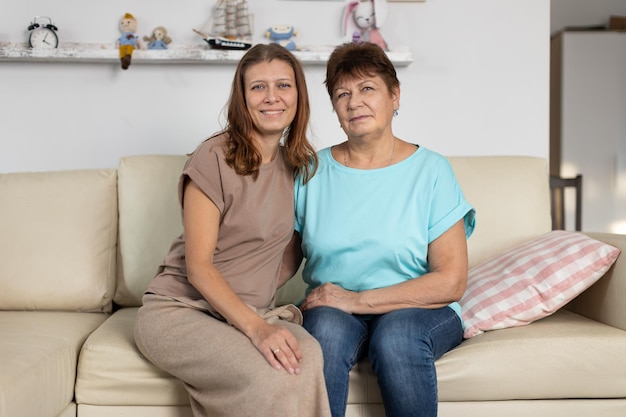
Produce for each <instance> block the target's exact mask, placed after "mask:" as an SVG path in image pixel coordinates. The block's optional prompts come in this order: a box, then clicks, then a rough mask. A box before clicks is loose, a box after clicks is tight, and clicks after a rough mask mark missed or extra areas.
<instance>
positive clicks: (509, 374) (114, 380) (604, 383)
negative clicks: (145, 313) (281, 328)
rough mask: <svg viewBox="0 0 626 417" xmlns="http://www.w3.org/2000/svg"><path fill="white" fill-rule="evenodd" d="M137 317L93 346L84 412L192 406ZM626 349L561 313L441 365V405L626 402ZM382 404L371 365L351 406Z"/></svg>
mask: <svg viewBox="0 0 626 417" xmlns="http://www.w3.org/2000/svg"><path fill="white" fill-rule="evenodd" d="M136 311H137V309H136V308H124V309H122V310H120V311H118V312H116V313H115V314H113V316H111V318H110V319H109V320H107V321H106V322H105V323H104V324H103V325H102V326H101V327H100V328H98V329H97V330H96V331H95V332H93V333H92V334H91V336H90V337H89V339H88V340H87V341H86V342H85V345H84V347H83V349H82V352H81V355H80V361H79V365H78V377H77V383H76V402H77V404H79V409H80V406H81V405H82V404H91V405H100V406H131V405H146V404H150V405H170V406H174V405H186V404H188V403H189V400H188V398H187V394H186V392H185V390H184V388H183V386H182V384H181V383H180V382H179V381H178V380H176V379H175V378H173V377H171V376H170V375H169V374H167V373H165V372H163V371H161V370H160V369H158V368H157V367H155V366H154V365H152V364H151V363H150V362H148V361H147V360H146V359H145V358H144V357H143V356H142V355H141V353H139V351H138V350H137V348H136V346H135V343H134V339H133V327H134V320H135V316H136ZM624 351H626V334H625V333H624V332H623V331H621V330H619V329H616V328H614V327H611V326H607V325H605V324H602V323H599V322H596V321H593V320H590V319H587V318H584V317H582V316H580V315H578V314H575V313H572V312H569V311H566V310H559V311H558V312H556V313H555V314H554V315H552V316H550V317H547V318H545V319H542V320H539V321H537V322H535V323H533V325H532V326H524V327H516V328H510V329H504V330H498V331H495V332H486V333H484V334H481V335H478V336H476V337H473V338H471V339H468V340H465V341H464V342H463V343H461V345H460V346H458V347H457V348H455V349H453V350H452V351H450V352H448V353H447V354H445V355H444V356H443V357H442V358H440V359H439V360H438V361H437V362H436V366H437V374H438V383H439V396H440V401H483V400H484V401H489V400H494V401H498V400H502V401H505V400H516V399H550V398H608V397H611V398H626V375H624V374H623V372H622V370H623V369H624V368H625V367H626V356H625V355H623V354H622V353H623V352H624ZM585 369H589V370H590V371H589V372H587V371H585ZM380 402H381V399H380V393H379V391H378V387H377V382H376V376H375V375H374V373H373V372H372V369H371V367H370V365H369V363H368V362H367V360H363V361H361V362H359V363H358V364H357V366H356V367H355V369H353V370H352V372H351V373H350V392H349V395H348V403H349V404H356V403H367V404H376V403H380Z"/></svg>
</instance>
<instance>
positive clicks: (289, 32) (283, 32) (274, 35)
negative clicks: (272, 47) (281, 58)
mask: <svg viewBox="0 0 626 417" xmlns="http://www.w3.org/2000/svg"><path fill="white" fill-rule="evenodd" d="M294 36H298V32H296V31H294V29H293V26H291V25H274V26H272V27H271V28H269V29H268V30H267V31H266V32H265V37H266V38H269V39H270V40H271V41H273V42H274V43H277V44H279V45H280V46H282V47H284V48H287V49H288V50H290V51H295V50H296V49H297V48H296V43H295V42H294V41H293V40H292V39H291V38H292V37H294Z"/></svg>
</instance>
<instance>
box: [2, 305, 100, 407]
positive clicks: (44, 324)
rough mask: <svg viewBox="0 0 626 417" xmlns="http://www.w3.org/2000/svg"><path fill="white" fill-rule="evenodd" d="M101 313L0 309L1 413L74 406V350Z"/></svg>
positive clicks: (94, 326)
mask: <svg viewBox="0 0 626 417" xmlns="http://www.w3.org/2000/svg"><path fill="white" fill-rule="evenodd" d="M105 319H106V316H105V315H104V314H100V313H77V312H55V311H53V312H39V311H2V312H0V335H2V336H1V337H0V369H1V370H2V371H1V372H0V415H1V416H7V417H8V416H57V415H69V414H61V413H62V412H63V411H64V410H66V411H67V413H71V412H72V411H73V410H75V405H73V403H72V401H73V398H74V383H75V379H76V363H77V362H78V353H79V351H80V347H81V345H82V344H83V342H84V341H85V339H87V336H88V335H89V334H90V333H91V332H92V331H93V330H94V329H95V328H96V327H98V325H100V324H101V323H102V322H103V321H104V320H105ZM73 415H75V411H74V414H73Z"/></svg>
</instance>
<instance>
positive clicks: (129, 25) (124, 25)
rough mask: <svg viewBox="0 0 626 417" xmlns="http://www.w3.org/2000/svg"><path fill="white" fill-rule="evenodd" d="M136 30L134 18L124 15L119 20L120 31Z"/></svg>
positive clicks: (133, 31) (132, 31)
mask: <svg viewBox="0 0 626 417" xmlns="http://www.w3.org/2000/svg"><path fill="white" fill-rule="evenodd" d="M136 30H137V21H136V20H135V19H133V18H130V17H126V16H124V17H123V18H122V19H121V20H120V31H122V32H123V33H125V32H131V33H135V31H136Z"/></svg>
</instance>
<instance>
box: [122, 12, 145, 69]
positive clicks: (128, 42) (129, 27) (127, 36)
mask: <svg viewBox="0 0 626 417" xmlns="http://www.w3.org/2000/svg"><path fill="white" fill-rule="evenodd" d="M119 28H120V32H122V36H120V37H119V38H118V39H117V42H116V46H117V48H118V49H119V52H120V61H121V64H122V69H124V70H125V69H128V67H129V66H130V62H131V58H132V55H133V51H134V50H135V49H136V48H141V44H140V43H139V37H137V36H135V32H137V20H136V19H135V16H133V15H132V14H130V13H126V14H125V15H124V17H122V18H121V19H120V21H119Z"/></svg>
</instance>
